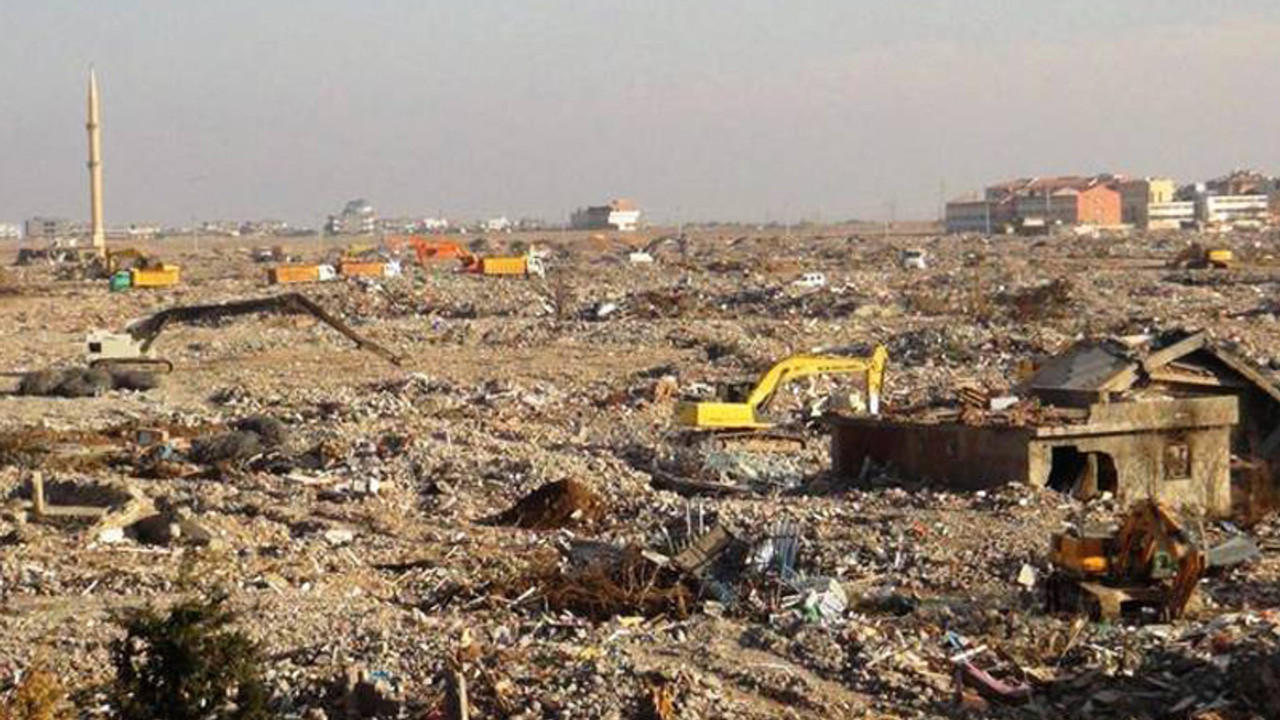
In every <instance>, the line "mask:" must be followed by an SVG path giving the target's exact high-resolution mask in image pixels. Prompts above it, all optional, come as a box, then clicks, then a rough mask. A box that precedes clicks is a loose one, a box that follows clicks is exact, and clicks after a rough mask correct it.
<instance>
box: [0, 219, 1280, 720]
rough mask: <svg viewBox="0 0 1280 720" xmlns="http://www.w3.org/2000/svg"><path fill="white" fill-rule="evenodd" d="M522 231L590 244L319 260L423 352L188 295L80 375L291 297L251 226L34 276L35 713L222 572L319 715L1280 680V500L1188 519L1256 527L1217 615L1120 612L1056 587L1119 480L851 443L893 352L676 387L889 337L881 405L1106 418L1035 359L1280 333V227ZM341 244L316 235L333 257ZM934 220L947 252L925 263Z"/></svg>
mask: <svg viewBox="0 0 1280 720" xmlns="http://www.w3.org/2000/svg"><path fill="white" fill-rule="evenodd" d="M819 230H821V232H819ZM519 239H520V241H521V242H527V241H536V242H537V243H538V244H539V245H540V246H547V247H549V248H550V250H551V253H550V256H549V257H550V260H549V261H548V263H549V276H548V277H547V278H546V279H545V280H542V279H529V278H524V277H484V276H479V275H469V274H459V273H456V272H454V271H453V270H452V268H451V266H449V265H447V264H437V265H435V266H431V267H426V268H420V267H416V266H412V265H410V263H409V262H408V261H406V263H405V271H404V275H403V277H398V278H388V279H382V278H378V279H374V280H369V279H365V280H359V281H354V280H353V281H336V282H332V283H324V284H321V286H318V287H316V288H315V291H314V292H312V291H310V290H308V294H309V296H313V297H314V298H315V299H316V301H317V302H319V303H321V304H322V305H323V306H324V307H325V308H327V309H329V310H330V311H331V312H332V313H333V314H334V315H335V316H336V317H339V318H340V319H342V320H343V321H344V322H348V323H350V324H351V326H352V327H353V328H358V330H359V332H360V334H362V335H367V337H368V338H370V339H372V340H374V341H376V342H379V343H384V344H386V345H387V346H389V347H395V348H397V349H399V350H401V351H403V352H405V353H406V354H407V356H408V357H407V358H406V360H405V363H404V366H403V367H395V366H393V365H392V364H390V363H385V362H382V361H380V360H377V359H374V358H373V356H372V355H370V354H369V353H364V352H362V351H360V350H358V349H357V348H355V347H354V346H353V345H352V344H351V343H348V342H346V341H344V340H342V339H341V338H338V337H337V336H336V335H335V334H334V333H333V331H332V330H330V329H329V328H327V327H325V326H324V325H322V324H319V323H316V322H315V321H313V320H312V319H310V318H306V317H296V316H290V317H279V316H270V315H263V316H254V317H250V318H242V319H239V320H237V321H235V322H212V323H202V324H197V325H191V326H181V327H179V326H177V325H175V326H174V327H172V328H170V329H168V330H167V331H166V333H165V336H164V339H163V340H162V341H161V342H162V343H163V346H164V347H163V350H164V354H165V356H166V357H168V358H169V359H171V360H172V361H173V363H174V371H173V373H172V374H169V375H167V376H165V378H164V382H163V383H154V384H152V382H151V381H152V380H153V379H154V378H143V377H141V376H134V375H122V374H121V373H118V372H108V371H97V370H80V369H75V370H65V371H64V370H60V369H59V370H41V368H66V367H69V365H68V363H74V362H76V358H74V357H71V356H70V354H69V351H68V348H74V347H79V344H80V343H81V341H82V340H83V338H84V336H85V334H86V333H87V332H89V331H92V330H96V329H101V328H111V329H119V328H122V327H124V326H125V325H127V324H128V322H129V321H131V320H132V319H134V318H138V317H145V316H147V315H150V314H153V313H155V312H157V311H159V310H163V309H164V308H166V307H169V306H172V305H177V304H193V303H213V302H223V301H226V300H231V299H236V298H244V297H260V296H263V295H267V294H269V293H271V292H275V290H272V289H269V288H267V287H265V286H264V285H263V280H262V278H263V267H262V265H259V264H256V263H255V261H254V259H253V257H252V255H251V254H250V253H247V252H237V251H236V249H235V247H234V244H235V242H236V241H234V240H230V239H228V240H225V241H218V242H217V243H214V244H212V245H210V246H208V247H205V246H204V244H203V243H202V250H201V251H200V252H195V251H192V252H190V253H170V254H169V256H171V257H174V259H175V261H177V262H180V263H181V264H182V265H183V268H184V273H186V272H187V270H188V269H189V270H190V274H189V275H188V277H190V278H191V279H192V282H191V283H190V284H188V285H184V286H182V287H181V288H177V289H170V290H158V291H156V292H154V293H146V292H129V293H120V294H112V295H108V293H107V292H106V289H105V288H104V287H100V284H98V283H92V282H86V281H72V280H57V279H55V277H54V272H55V271H54V270H53V269H52V268H46V267H43V266H39V267H35V266H33V267H29V268H25V269H24V271H23V274H22V276H21V278H20V279H21V283H22V288H21V289H22V292H20V293H16V294H13V295H11V296H6V302H5V303H4V304H3V305H0V333H3V334H4V336H5V337H6V339H7V340H8V342H7V343H6V344H5V346H4V349H3V350H2V351H0V352H2V353H3V356H4V359H5V364H6V365H7V366H8V368H10V369H11V370H12V371H13V373H14V375H13V382H12V385H11V386H10V388H9V391H8V392H7V393H5V394H3V395H2V396H0V404H2V405H3V411H0V714H3V708H4V705H3V703H4V702H5V701H7V699H8V698H10V697H12V696H14V695H15V693H16V692H17V687H18V682H19V681H20V678H21V677H22V673H23V672H26V671H27V669H28V668H33V667H41V668H44V671H47V672H49V673H52V674H53V675H54V676H56V677H57V678H58V679H59V681H60V682H61V683H62V684H63V685H65V686H66V688H67V690H68V693H69V701H70V702H72V703H73V704H74V705H75V706H76V708H77V710H78V712H79V714H81V715H85V716H106V715H108V714H109V712H108V710H101V708H105V707H108V706H110V704H111V702H112V701H111V700H110V699H109V698H108V697H107V695H106V694H105V693H106V690H105V689H106V688H109V687H111V686H112V684H113V682H114V681H115V679H116V678H115V677H114V674H113V670H112V665H111V660H110V659H111V655H110V648H111V643H112V641H114V640H117V639H119V638H120V637H121V634H120V631H119V629H118V627H117V626H116V625H115V624H113V622H112V621H111V618H112V617H113V616H115V615H116V614H118V613H120V612H122V611H127V610H130V609H137V608H142V607H145V606H153V607H156V608H160V609H164V608H172V607H175V606H180V605H181V603H183V602H186V601H189V600H190V599H191V598H193V597H201V596H205V595H209V594H214V593H225V596H226V603H227V606H228V608H230V609H233V610H234V611H235V616H236V619H235V623H234V624H235V627H236V629H237V630H238V631H242V632H243V633H244V635H245V637H246V638H247V639H249V640H251V641H252V642H254V643H259V644H260V645H261V650H262V652H261V658H262V660H261V664H262V670H263V673H262V683H263V688H264V691H265V692H266V693H267V696H268V698H267V703H268V706H269V707H270V709H271V712H272V713H273V716H278V717H286V718H323V717H329V718H335V717H457V716H458V714H459V712H460V708H462V707H466V708H467V710H468V711H469V713H470V716H471V717H519V718H544V717H591V718H597V717H598V718H625V717H660V718H674V717H682V718H684V717H688V718H710V717H734V718H761V719H763V718H775V717H804V718H820V717H821V718H825V717H886V718H925V717H928V718H934V717H937V718H959V717H1007V718H1030V717H1036V718H1048V717H1053V718H1058V717H1072V718H1117V719H1119V718H1134V717H1187V718H1198V719H1200V720H1209V719H1210V718H1235V717H1271V716H1275V715H1276V713H1277V712H1278V711H1280V708H1278V707H1277V705H1276V702H1275V698H1276V697H1277V688H1278V687H1280V660H1278V658H1280V615H1278V614H1277V608H1278V607H1280V590H1277V588H1280V584H1278V582H1277V581H1280V555H1277V554H1276V553H1277V552H1278V551H1280V520H1278V519H1277V516H1275V515H1274V514H1261V515H1259V516H1256V517H1249V518H1248V519H1247V520H1246V519H1245V518H1237V519H1236V520H1235V521H1234V522H1227V521H1225V520H1218V519H1207V518H1192V519H1189V520H1188V521H1187V527H1189V528H1191V531H1190V532H1191V534H1192V535H1194V536H1195V537H1196V538H1197V539H1198V540H1199V541H1201V542H1202V543H1203V544H1204V545H1205V546H1206V547H1210V548H1218V547H1221V546H1222V545H1223V544H1224V543H1225V542H1227V541H1229V540H1231V539H1232V538H1238V537H1247V538H1249V539H1250V540H1251V541H1252V544H1253V546H1254V547H1255V548H1256V551H1257V552H1256V553H1249V554H1248V556H1249V559H1248V560H1247V561H1246V562H1242V563H1239V564H1236V565H1232V566H1231V567H1214V568H1209V569H1208V570H1207V571H1206V573H1205V575H1204V578H1203V580H1201V581H1200V582H1199V583H1198V593H1197V594H1198V604H1197V607H1196V608H1195V609H1194V610H1193V611H1190V612H1188V614H1187V615H1186V616H1185V617H1181V618H1178V619H1174V620H1171V621H1168V622H1160V623H1138V622H1135V621H1121V622H1094V621H1092V620H1090V619H1088V618H1086V617H1083V616H1077V615H1073V614H1069V613H1061V614H1059V613H1051V612H1049V611H1048V610H1047V603H1046V594H1047V585H1048V579H1049V578H1050V577H1052V576H1053V572H1054V566H1053V563H1052V562H1051V559H1050V555H1049V538H1050V535H1051V534H1052V533H1055V532H1060V531H1062V530H1063V529H1064V528H1066V527H1068V526H1072V527H1074V526H1077V525H1079V526H1081V527H1083V526H1085V525H1090V526H1092V525H1096V524H1101V523H1105V522H1109V521H1114V520H1115V518H1116V516H1117V514H1118V513H1119V512H1120V511H1122V510H1123V508H1122V507H1121V505H1120V503H1118V502H1117V501H1116V499H1115V498H1114V497H1112V496H1110V495H1109V494H1107V493H1102V494H1100V495H1099V496H1098V497H1094V498H1091V499H1089V500H1088V501H1082V500H1079V499H1076V498H1075V497H1072V496H1070V495H1068V494H1067V493H1064V492H1059V491H1056V490H1052V489H1046V488H1033V487H1029V486H1023V485H1013V486H1003V487H999V488H995V489H987V490H979V491H959V490H956V489H954V488H950V487H948V486H946V484H945V483H944V482H923V481H916V480H913V479H911V478H908V477H905V476H904V473H903V472H902V471H901V468H898V467H893V466H892V465H889V464H875V463H868V464H867V465H866V466H865V467H863V468H861V472H859V473H858V476H857V477H855V478H848V477H838V476H836V475H834V474H832V473H831V472H830V468H831V459H830V440H829V437H828V434H827V429H826V426H825V425H824V423H823V421H822V420H823V413H825V412H827V411H829V410H831V409H833V408H836V407H842V408H845V411H846V412H853V411H855V410H857V409H858V408H859V407H861V408H862V409H864V410H865V406H866V392H865V391H866V388H865V387H864V386H863V385H864V380H863V378H862V377H860V376H858V375H857V374H854V375H849V376H839V377H834V376H833V377H816V378H802V379H797V380H794V381H792V382H788V383H784V384H783V385H780V386H779V388H778V390H777V391H776V392H775V393H774V395H773V396H772V397H771V398H770V399H769V402H768V403H767V405H766V406H765V407H764V408H763V412H765V413H767V415H768V416H769V417H770V418H771V419H772V420H775V421H776V422H777V427H776V428H774V430H775V431H776V432H774V433H773V434H772V436H767V437H766V436H764V435H753V434H751V433H742V435H744V436H745V437H736V438H729V437H725V436H724V435H723V434H720V435H715V434H712V435H713V437H710V438H702V439H700V440H699V439H695V438H691V437H690V436H689V434H688V433H687V432H684V431H685V430H688V428H681V427H679V426H677V424H676V423H675V422H674V420H673V417H674V414H675V412H676V408H677V406H678V403H680V402H682V401H710V400H712V399H716V398H719V399H722V400H723V399H726V397H727V396H726V393H728V394H732V393H733V391H734V390H741V389H742V387H743V386H744V385H745V386H750V385H751V384H752V383H754V382H755V380H756V379H757V378H758V377H759V376H760V374H761V373H763V372H764V371H765V370H767V369H768V368H769V367H771V366H772V365H773V363H775V362H776V361H777V360H779V359H780V358H782V357H785V356H787V355H791V354H795V353H803V352H815V351H821V352H839V353H843V354H851V353H852V354H865V353H866V352H868V350H869V349H870V348H872V347H874V346H876V345H881V344H882V345H884V346H886V347H887V349H888V353H889V361H888V369H887V372H886V377H885V386H884V389H883V394H882V399H881V412H882V414H883V415H885V416H886V417H888V418H892V419H895V420H912V421H920V420H925V421H931V422H951V421H957V422H960V423H972V424H991V425H1002V424H1003V425H1014V426H1021V425H1034V424H1053V425H1063V424H1067V423H1069V422H1070V421H1071V411H1069V410H1064V409H1063V408H1059V407H1051V406H1049V405H1047V404H1043V403H1039V402H1036V401H1035V400H1033V399H1030V398H1027V397H1021V396H1018V395H1017V392H1016V386H1017V383H1018V382H1019V380H1020V373H1021V372H1022V370H1023V366H1024V364H1025V363H1027V362H1029V361H1030V362H1035V361H1038V360H1039V359H1040V358H1043V357H1045V356H1049V355H1053V354H1055V353H1058V352H1060V351H1061V350H1062V349H1063V348H1065V347H1067V346H1069V345H1071V344H1072V343H1074V342H1076V341H1078V340H1080V339H1083V338H1087V337H1096V336H1102V335H1118V336H1123V335H1138V334H1157V333H1159V332H1160V331H1162V330H1165V329H1171V328H1183V327H1185V328H1193V327H1194V328H1205V329H1207V330H1208V331H1209V333H1210V334H1211V335H1212V337H1213V339H1214V341H1215V342H1218V343H1222V344H1223V345H1224V346H1229V347H1231V348H1232V349H1233V350H1234V351H1235V352H1236V353H1237V354H1238V355H1240V356H1241V357H1245V358H1248V359H1249V360H1251V361H1254V362H1257V363H1258V364H1259V365H1260V366H1262V367H1264V368H1265V367H1276V366H1280V354H1278V353H1276V352H1275V350H1274V348H1276V347H1280V326H1278V325H1277V324H1276V313H1275V308H1274V307H1272V306H1273V303H1271V302H1270V300H1269V299H1268V292H1269V291H1270V290H1271V289H1274V288H1273V287H1272V286H1273V285H1276V284H1280V266H1273V265H1272V264H1271V261H1270V260H1269V259H1268V258H1271V257H1276V256H1277V255H1276V253H1275V251H1276V250H1277V248H1276V238H1274V237H1271V236H1269V235H1261V234H1258V235H1253V236H1251V237H1249V238H1247V239H1242V238H1236V237H1234V236H1228V237H1223V238H1215V239H1214V240H1213V242H1214V243H1223V244H1226V245H1229V246H1232V247H1235V248H1237V250H1238V252H1237V256H1238V257H1240V258H1246V261H1247V262H1248V263H1249V265H1248V266H1247V267H1242V268H1237V269H1232V270H1227V271H1216V270H1213V269H1203V270H1198V269H1176V270H1175V269H1170V268H1169V267H1166V261H1167V260H1168V259H1169V258H1170V257H1171V256H1173V255H1174V254H1176V253H1177V252H1178V251H1179V250H1180V249H1181V248H1182V247H1183V245H1184V244H1185V243H1183V242H1182V241H1181V240H1179V241H1166V240H1160V239H1158V238H1143V237H1139V238H1130V239H1127V240H1116V241H1107V242H1102V241H1097V240H1086V239H1074V238H1050V239H1037V240H1030V239H1022V238H1014V237H1009V238H990V239H986V238H975V237H946V238H939V237H912V238H895V237H881V236H880V234H879V233H877V234H875V235H874V236H872V235H867V236H859V235H857V234H854V233H852V232H850V231H846V230H835V229H831V228H813V232H812V234H811V236H794V235H791V236H788V237H783V236H781V235H780V234H778V233H777V232H775V231H772V230H765V231H744V230H743V229H741V228H728V227H727V228H709V229H702V230H699V231H698V232H696V233H692V234H691V235H690V236H688V237H685V238H680V239H679V241H678V242H677V241H676V239H674V238H672V239H670V240H669V241H668V242H667V243H666V244H659V245H655V246H653V249H652V251H651V256H652V257H653V258H654V260H655V261H654V262H653V263H644V264H635V263H632V262H631V261H630V260H629V259H628V258H629V252H630V250H629V247H630V246H628V249H624V248H622V246H621V245H619V244H616V243H613V242H610V241H608V240H607V239H604V240H602V239H595V240H592V239H590V238H586V237H578V236H574V235H568V234H566V235H564V236H563V237H560V236H558V235H553V236H552V237H528V238H524V237H521V238H519ZM309 242H310V241H308V242H307V243H303V242H299V243H298V244H297V246H296V247H293V246H290V247H285V248H283V249H282V250H283V252H284V253H286V254H287V255H289V256H299V257H302V258H304V259H305V258H308V257H310V258H311V260H315V259H316V258H315V257H312V256H316V255H317V253H319V252H321V251H320V250H319V249H317V248H315V247H314V246H312V245H310V244H309ZM486 242H488V243H489V244H490V245H491V246H492V247H493V248H495V249H497V248H499V247H500V246H502V245H503V243H501V242H498V241H496V240H494V239H492V238H490V239H488V240H487V241H486ZM633 245H634V247H637V248H638V247H644V246H645V244H644V243H642V242H639V241H637V242H635V243H633ZM913 248H921V249H923V250H924V251H925V253H926V254H927V257H928V263H927V265H926V266H912V267H907V266H905V263H903V262H902V261H901V260H900V258H901V257H902V256H903V251H905V250H908V249H913ZM1245 250H1248V253H1245V252H1244V251H1245ZM813 273H820V274H821V276H822V282H821V283H818V282H816V281H813V282H809V281H806V282H798V281H800V280H802V279H803V276H806V275H810V274H813ZM55 303H56V304H57V305H58V306H61V307H74V308H75V309H76V312H74V313H72V312H66V313H61V312H60V313H55V314H51V313H49V312H48V308H49V307H51V306H53V304H55ZM1176 370H1177V371H1178V372H1182V373H1186V372H1189V370H1188V368H1187V367H1184V366H1179V367H1177V368H1176ZM129 390H139V391H141V390H145V391H146V392H129ZM859 403H861V406H859ZM766 435H767V434H766ZM1244 465H1246V463H1245V462H1244V461H1243V459H1242V458H1235V459H1234V460H1233V469H1235V470H1236V471H1237V472H1244V471H1245V470H1251V471H1253V472H1261V471H1259V470H1258V469H1257V468H1252V469H1250V468H1245V467H1244ZM37 486H39V487H42V488H43V493H44V495H43V497H44V506H43V507H40V508H37V503H36V492H35V491H34V488H36V487H37ZM59 513H63V515H62V516H61V517H60V516H59ZM76 513H79V514H76Z"/></svg>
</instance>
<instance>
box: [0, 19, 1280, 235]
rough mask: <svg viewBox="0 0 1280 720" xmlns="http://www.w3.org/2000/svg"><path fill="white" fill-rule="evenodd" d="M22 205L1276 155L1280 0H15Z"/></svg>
mask: <svg viewBox="0 0 1280 720" xmlns="http://www.w3.org/2000/svg"><path fill="white" fill-rule="evenodd" d="M0 27H2V28H4V39H3V42H0V90H2V91H3V93H4V101H3V103H2V105H0V108H2V109H0V153H2V154H0V220H11V221H17V220H21V219H23V218H25V217H27V216H30V215H34V214H46V215H59V216H66V217H71V218H85V217H87V215H88V210H87V205H88V199H87V197H88V193H87V190H86V184H87V179H86V172H85V169H84V160H85V145H86V141H85V133H84V95H85V75H86V69H87V67H88V65H89V64H90V63H91V62H93V63H96V65H97V69H98V74H99V79H100V81H101V84H102V92H103V132H104V140H103V144H104V160H105V162H104V168H105V173H106V215H107V222H108V223H109V224H114V223H123V222H129V221H144V220H153V221H161V222H167V223H185V222H188V221H190V220H191V219H192V218H193V217H198V218H200V219H213V218H258V217H277V218H283V219H287V220H291V221H294V222H303V223H309V224H314V223H316V222H318V221H319V218H320V217H321V216H322V215H323V214H325V213H327V212H332V211H336V210H337V209H338V208H339V207H340V206H341V204H342V203H343V202H344V201H345V200H347V199H349V198H352V197H367V198H368V199H369V200H370V201H372V202H373V203H374V204H375V206H376V207H377V208H378V209H379V211H380V212H381V213H382V214H384V215H391V214H402V213H403V214H425V213H434V212H435V211H437V210H443V211H444V212H445V213H446V214H447V215H449V216H452V217H458V216H471V217H477V216H487V215H496V214H507V215H509V216H512V217H516V216H535V217H541V218H545V219H549V220H563V219H565V217H566V216H567V214H568V213H569V212H570V211H571V210H572V209H573V208H574V207H575V206H577V205H579V204H586V203H592V202H599V201H603V200H606V199H608V198H610V197H614V196H625V197H632V198H635V199H636V200H637V201H638V202H639V203H640V204H641V205H642V206H643V207H644V208H646V209H647V210H648V211H649V213H650V217H651V218H652V219H655V220H659V221H665V220H672V219H676V218H683V219H747V220H763V219H775V220H776V219H784V218H785V219H792V218H808V219H824V220H829V219H836V218H847V217H867V218H882V217H884V216H886V215H887V213H888V212H889V208H890V204H891V203H895V207H896V211H897V216H898V217H899V218H907V217H932V216H933V215H935V214H936V211H937V207H938V198H939V194H940V192H941V190H942V184H943V183H945V188H946V192H947V194H948V195H952V196H955V195H960V194H961V193H964V192H967V191H973V190H976V189H978V188H980V187H981V185H982V184H983V183H985V182H988V181H991V180H995V179H1000V178H1003V177H1005V176H1012V175H1026V174H1049V173H1088V172H1095V171H1104V170H1112V171H1117V172H1127V173H1131V174H1169V175H1173V176H1175V177H1178V178H1180V179H1186V180H1191V179H1196V178H1203V177H1207V176H1213V175H1217V174H1221V173H1222V172H1225V171H1226V170H1228V169H1230V168H1232V167H1237V166H1253V167H1257V168H1259V169H1262V170H1265V171H1268V172H1273V173H1274V172H1280V92H1278V91H1280V73H1278V72H1277V71H1276V68H1280V3H1278V2H1276V0H1227V1H1219V2H1212V3H1210V2H1205V1H1204V0H1158V1H1156V0H1150V1H1148V0H1077V1H1076V2H1048V1H1046V0H909V1H902V2H889V1H887V0H768V1H766V0H692V1H691V0H644V1H641V0H629V1H626V0H576V1H575V0H536V1H534V0H528V1H526V2H517V1H516V0H506V1H499V0H450V1H447V2H446V1H443V0H438V1H431V0H402V1H394V0H345V1H339V0H269V1H267V0H203V1H202V2H189V1H188V0H111V1H105V0H81V1H71V0H0Z"/></svg>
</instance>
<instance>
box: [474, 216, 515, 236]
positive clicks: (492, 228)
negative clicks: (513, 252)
mask: <svg viewBox="0 0 1280 720" xmlns="http://www.w3.org/2000/svg"><path fill="white" fill-rule="evenodd" d="M514 228H515V224H514V223H512V222H511V219H510V218H508V217H507V216H506V215H502V216H499V217H491V218H489V219H487V220H485V221H484V222H482V223H480V229H481V230H482V231H484V232H511V231H512V230H513V229H514Z"/></svg>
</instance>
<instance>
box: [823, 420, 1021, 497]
mask: <svg viewBox="0 0 1280 720" xmlns="http://www.w3.org/2000/svg"><path fill="white" fill-rule="evenodd" d="M1030 439H1031V435H1030V433H1029V432H1028V431H1026V430H1023V429H1020V428H994V427H991V428H984V427H970V426H966V425H956V424H939V425H923V424H911V423H894V422H884V421H878V420H874V419H870V418H840V419H838V420H836V421H833V424H832V428H831V464H832V471H833V472H834V473H835V474H836V475H837V476H839V477H854V478H856V477H858V474H859V473H860V472H862V466H863V463H864V461H865V460H866V458H871V460H872V461H873V462H875V463H878V464H882V465H884V464H890V465H893V467H894V468H896V469H897V470H898V471H899V472H900V473H902V474H903V475H905V476H907V477H912V478H919V479H922V480H930V481H934V482H938V483H940V484H945V485H947V486H950V487H954V488H958V489H962V490H981V489H985V488H992V487H998V486H1000V485H1004V484H1006V483H1010V482H1025V481H1026V479H1027V475H1028V471H1029V469H1030V464H1029V458H1028V451H1029V447H1030V446H1029V442H1030Z"/></svg>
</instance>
